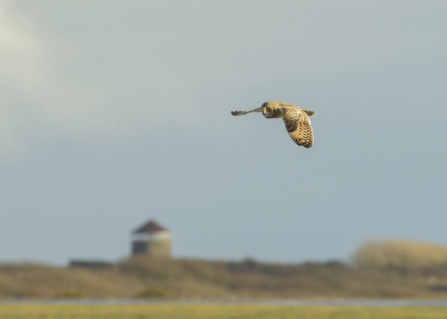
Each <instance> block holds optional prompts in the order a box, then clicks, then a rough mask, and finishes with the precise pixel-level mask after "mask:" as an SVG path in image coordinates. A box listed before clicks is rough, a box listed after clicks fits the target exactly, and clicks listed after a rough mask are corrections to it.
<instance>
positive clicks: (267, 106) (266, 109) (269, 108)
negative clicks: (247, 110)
mask: <svg viewBox="0 0 447 319" xmlns="http://www.w3.org/2000/svg"><path fill="white" fill-rule="evenodd" d="M276 104H277V103H276V102H265V103H263V104H262V106H261V108H262V115H264V117H267V118H269V117H272V116H273V112H274V110H275V109H276V107H277V105H276Z"/></svg>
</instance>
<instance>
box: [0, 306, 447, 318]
mask: <svg viewBox="0 0 447 319" xmlns="http://www.w3.org/2000/svg"><path fill="white" fill-rule="evenodd" d="M0 318H2V319H13V318H14V319H19V318H20V319H22V318H23V319H25V318H26V319H34V318H39V319H47V318H48V319H49V318H51V319H65V318H67V319H68V318H70V319H96V318H104V319H105V318H107V319H144V318H153V319H177V318H178V319H227V318H228V319H237V318H241V319H242V318H244V319H251V318H253V319H254V318H256V319H267V318H284V319H292V318H305V319H326V318H331V319H338V318H340V319H369V318H371V319H373V318H375V319H394V318H399V319H403V318H421V319H429V318H447V308H423V307H399V308H370V307H300V306H297V307H293V306H292V307H284V306H260V305H180V304H179V305H172V304H170V305H43V304H38V305H36V304H3V305H0Z"/></svg>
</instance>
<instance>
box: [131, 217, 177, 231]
mask: <svg viewBox="0 0 447 319" xmlns="http://www.w3.org/2000/svg"><path fill="white" fill-rule="evenodd" d="M167 230H168V229H166V228H164V227H163V226H161V225H160V224H158V223H157V222H156V221H154V220H150V221H148V222H147V223H146V224H144V225H143V226H141V227H139V228H137V229H136V230H134V231H133V233H134V234H141V233H156V232H159V231H167Z"/></svg>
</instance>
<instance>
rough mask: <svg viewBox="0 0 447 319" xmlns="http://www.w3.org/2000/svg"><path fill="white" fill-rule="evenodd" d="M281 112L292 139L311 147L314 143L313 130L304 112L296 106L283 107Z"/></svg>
mask: <svg viewBox="0 0 447 319" xmlns="http://www.w3.org/2000/svg"><path fill="white" fill-rule="evenodd" d="M282 112H283V114H282V119H283V121H284V124H285V125H286V129H287V132H289V135H290V137H291V138H292V140H293V141H294V142H295V143H296V144H298V145H301V146H304V147H305V148H309V147H312V145H313V144H314V132H313V130H312V126H311V124H310V118H309V116H308V115H307V114H306V112H304V111H303V110H302V109H300V108H296V107H293V108H289V107H287V108H283V109H282Z"/></svg>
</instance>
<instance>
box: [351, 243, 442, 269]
mask: <svg viewBox="0 0 447 319" xmlns="http://www.w3.org/2000/svg"><path fill="white" fill-rule="evenodd" d="M353 260H354V263H355V264H356V265H358V266H360V267H372V268H385V267H399V268H405V269H421V268H427V267H436V266H440V265H447V247H444V246H440V245H435V244H429V243H421V242H415V241H399V240H376V241H369V242H366V243H365V244H364V245H362V246H361V247H360V248H359V249H358V250H357V251H356V252H355V253H354V255H353Z"/></svg>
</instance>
